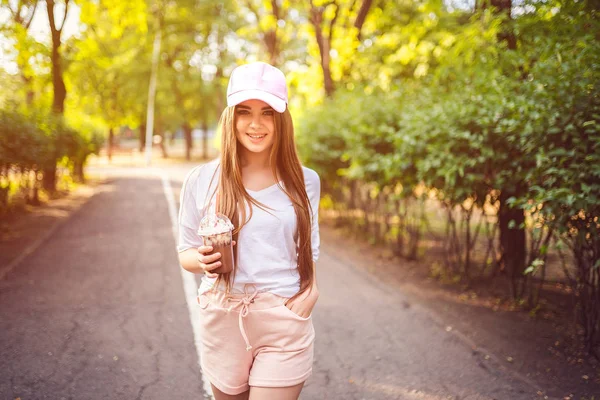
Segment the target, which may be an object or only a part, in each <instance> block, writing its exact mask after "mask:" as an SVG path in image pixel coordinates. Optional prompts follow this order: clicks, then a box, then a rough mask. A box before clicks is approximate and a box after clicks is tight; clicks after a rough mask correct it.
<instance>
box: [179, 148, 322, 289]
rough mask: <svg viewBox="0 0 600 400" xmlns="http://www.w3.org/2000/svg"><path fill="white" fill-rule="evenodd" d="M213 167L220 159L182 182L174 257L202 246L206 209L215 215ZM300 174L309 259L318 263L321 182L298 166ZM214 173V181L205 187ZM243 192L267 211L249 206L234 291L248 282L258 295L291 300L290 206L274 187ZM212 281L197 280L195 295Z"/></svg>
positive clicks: (294, 276)
mask: <svg viewBox="0 0 600 400" xmlns="http://www.w3.org/2000/svg"><path fill="white" fill-rule="evenodd" d="M218 168H219V159H216V160H213V161H211V162H209V163H207V164H203V165H200V166H198V167H195V168H194V169H192V170H191V171H190V172H189V173H188V175H187V177H186V179H185V181H184V184H183V187H182V189H181V198H180V199H181V201H180V208H179V240H178V246H177V251H178V252H182V251H185V250H187V249H190V248H198V247H199V246H201V245H202V239H201V238H200V237H199V236H198V234H197V233H196V232H197V230H198V226H199V224H200V219H201V218H202V216H203V215H205V213H206V212H208V211H209V210H214V207H215V201H216V196H213V192H214V191H215V190H216V188H217V184H218V181H219V173H220V172H219V171H217V169H218ZM302 170H303V172H304V183H305V185H306V192H307V194H308V198H309V200H310V204H311V207H312V211H313V215H312V230H311V231H312V233H311V245H312V259H313V261H317V259H318V258H319V222H318V218H319V198H320V195H321V181H320V179H319V175H318V174H317V173H316V172H315V171H313V170H312V169H310V168H306V167H302ZM215 172H216V174H215ZM213 174H214V179H213V182H212V185H211V186H210V187H209V184H210V183H211V178H212V177H213ZM246 191H247V192H248V194H249V195H250V196H252V197H253V198H254V199H256V200H257V201H258V202H260V203H262V204H264V205H266V206H267V207H270V209H267V211H268V212H267V211H265V210H262V209H261V208H259V207H256V206H255V205H252V218H251V219H250V220H249V221H248V222H247V223H246V225H244V227H243V228H242V229H241V230H240V233H239V235H238V243H237V244H236V246H235V248H236V250H237V251H238V258H237V272H236V276H235V281H234V283H233V291H234V292H243V291H244V285H245V284H248V283H251V284H254V285H255V286H256V287H257V289H258V290H259V291H260V292H263V291H267V292H271V293H274V294H276V295H279V296H282V297H292V296H293V295H295V294H296V293H297V292H298V291H299V290H300V274H299V273H298V254H297V238H298V234H297V221H296V213H295V212H294V207H293V205H292V201H291V200H290V199H289V198H288V197H287V195H286V194H285V193H284V192H283V191H282V190H281V189H280V188H279V187H278V186H277V184H274V185H272V186H269V187H268V188H265V189H263V190H260V191H253V190H248V189H246ZM209 201H210V204H208V202H209ZM215 281H216V278H214V279H210V278H208V277H207V276H205V275H204V276H202V283H201V285H200V288H199V290H198V291H199V293H203V292H205V291H207V290H209V289H210V288H212V287H213V285H214V282H215ZM220 289H223V288H220Z"/></svg>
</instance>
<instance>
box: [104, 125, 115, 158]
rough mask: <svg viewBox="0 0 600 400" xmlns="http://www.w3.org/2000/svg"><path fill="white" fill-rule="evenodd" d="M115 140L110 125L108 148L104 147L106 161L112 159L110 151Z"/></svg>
mask: <svg viewBox="0 0 600 400" xmlns="http://www.w3.org/2000/svg"><path fill="white" fill-rule="evenodd" d="M114 140H115V133H114V130H113V128H112V126H111V127H110V129H109V130H108V144H107V146H108V148H107V149H106V154H107V155H108V161H109V162H110V161H112V151H113V142H114Z"/></svg>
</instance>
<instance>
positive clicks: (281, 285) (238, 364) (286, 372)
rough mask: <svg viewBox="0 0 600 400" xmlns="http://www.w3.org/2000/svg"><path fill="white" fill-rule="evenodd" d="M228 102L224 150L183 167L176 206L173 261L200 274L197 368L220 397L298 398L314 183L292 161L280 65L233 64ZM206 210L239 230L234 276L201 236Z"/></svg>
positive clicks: (306, 359) (314, 254)
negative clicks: (191, 166) (189, 167)
mask: <svg viewBox="0 0 600 400" xmlns="http://www.w3.org/2000/svg"><path fill="white" fill-rule="evenodd" d="M227 106H228V107H227V108H226V109H225V110H224V111H223V114H222V116H221V120H220V123H219V129H220V133H221V138H222V139H221V154H220V157H219V158H218V159H217V160H214V161H212V162H209V163H207V164H204V165H201V166H198V167H196V168H194V169H193V170H192V171H191V172H190V173H189V174H188V177H187V178H186V180H185V183H184V187H183V189H182V192H181V207H180V213H179V244H178V251H179V261H180V263H181V265H182V266H183V268H185V269H186V270H188V271H191V272H194V273H199V274H204V276H203V277H202V283H201V285H200V289H199V290H198V293H199V296H198V303H199V310H200V311H199V312H200V316H199V317H200V321H201V323H200V325H201V340H202V354H201V366H202V371H203V373H204V375H205V376H207V377H208V378H209V380H210V382H211V385H212V390H213V393H214V395H215V398H216V400H221V399H250V400H259V399H260V400H263V399H269V400H288V399H290V400H291V399H294V400H295V399H297V398H298V396H299V394H300V391H301V390H302V386H303V385H304V382H305V381H306V379H307V378H308V377H309V376H310V374H311V372H312V362H313V342H314V336H315V332H314V328H313V324H312V320H311V312H312V309H313V307H314V305H315V303H316V301H317V298H318V295H319V294H318V289H317V285H316V280H315V261H316V260H317V258H318V255H319V225H318V208H319V196H320V189H321V186H320V180H319V176H318V175H317V173H316V172H314V171H313V170H311V169H308V168H306V167H303V166H302V165H301V164H300V161H299V159H298V155H297V152H296V147H295V142H294V129H293V125H292V118H291V115H290V112H289V111H288V109H287V85H286V81H285V76H284V75H283V73H282V72H281V71H280V70H278V69H277V68H275V67H273V66H271V65H268V64H265V63H261V62H257V63H251V64H246V65H242V66H240V67H238V68H236V69H235V70H234V71H233V72H232V74H231V77H230V80H229V86H228V89H227ZM207 213H221V214H223V215H226V216H227V217H229V219H230V220H231V222H232V223H233V225H234V227H235V229H234V230H233V239H234V241H233V244H234V245H235V251H234V259H235V263H234V270H233V271H232V272H231V273H226V274H216V273H214V272H211V271H213V270H215V269H217V268H219V267H220V266H221V261H220V259H221V254H219V253H214V254H211V252H212V247H210V246H204V245H203V243H202V240H201V239H200V237H199V236H198V234H197V230H198V228H199V224H200V220H201V218H202V217H203V216H204V215H206V214H207ZM236 243H237V244H236Z"/></svg>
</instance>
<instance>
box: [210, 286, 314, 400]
mask: <svg viewBox="0 0 600 400" xmlns="http://www.w3.org/2000/svg"><path fill="white" fill-rule="evenodd" d="M286 301H287V298H284V297H280V296H277V295H274V294H272V293H268V292H263V293H256V288H255V287H253V286H251V285H249V286H247V287H246V294H229V295H226V294H225V293H224V292H221V291H216V290H211V291H208V292H206V293H203V294H201V295H200V296H199V297H198V303H199V306H200V307H199V308H200V336H201V340H202V352H201V357H200V365H201V366H202V372H203V373H204V374H205V375H206V376H207V377H208V379H209V380H210V382H211V383H212V384H213V385H214V386H215V387H216V388H217V389H219V390H220V391H222V392H223V393H226V394H229V395H236V394H239V393H243V392H245V391H247V390H248V389H249V388H250V386H260V387H287V386H294V385H297V384H299V383H302V382H304V381H305V380H306V379H307V378H308V377H309V376H310V374H311V373H312V364H313V352H314V349H313V343H314V339H315V330H314V328H313V324H312V319H311V317H310V316H309V317H308V318H302V317H300V316H299V315H297V314H296V313H294V312H293V311H292V310H290V309H289V308H287V307H286V306H285V304H284V303H285V302H286Z"/></svg>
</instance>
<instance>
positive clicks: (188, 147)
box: [181, 122, 194, 161]
mask: <svg viewBox="0 0 600 400" xmlns="http://www.w3.org/2000/svg"><path fill="white" fill-rule="evenodd" d="M181 129H183V136H184V138H185V159H186V160H188V161H190V160H191V158H192V148H193V147H194V142H193V140H192V127H191V126H190V124H189V123H187V122H184V123H183V125H181Z"/></svg>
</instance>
